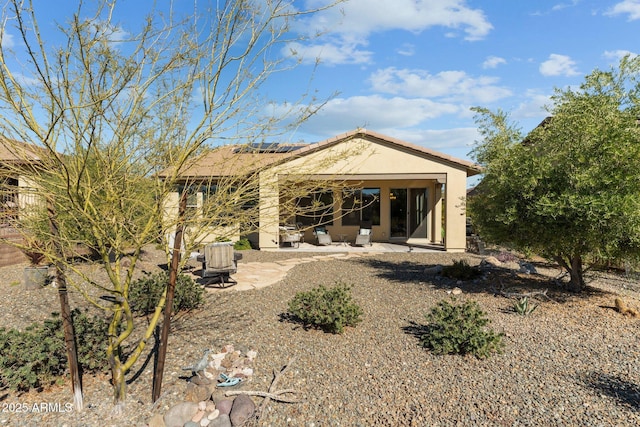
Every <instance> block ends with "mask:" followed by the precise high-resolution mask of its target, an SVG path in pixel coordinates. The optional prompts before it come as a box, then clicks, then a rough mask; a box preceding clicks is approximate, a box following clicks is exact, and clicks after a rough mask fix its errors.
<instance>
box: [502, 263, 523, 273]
mask: <svg viewBox="0 0 640 427" xmlns="http://www.w3.org/2000/svg"><path fill="white" fill-rule="evenodd" d="M502 267H503V268H507V269H509V270H516V271H517V270H520V264H518V263H517V262H515V261H508V262H505V263H503V264H502Z"/></svg>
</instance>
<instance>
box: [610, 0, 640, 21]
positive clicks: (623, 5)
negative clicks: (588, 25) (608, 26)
mask: <svg viewBox="0 0 640 427" xmlns="http://www.w3.org/2000/svg"><path fill="white" fill-rule="evenodd" d="M625 14H628V15H629V17H628V19H629V21H635V20H636V19H640V0H624V1H621V2H618V3H616V4H615V5H614V6H613V7H612V8H611V9H609V10H608V11H606V12H605V15H609V16H617V15H625Z"/></svg>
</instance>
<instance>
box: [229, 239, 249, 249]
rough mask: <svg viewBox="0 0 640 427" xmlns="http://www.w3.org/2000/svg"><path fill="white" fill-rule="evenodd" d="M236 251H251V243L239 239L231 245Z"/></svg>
mask: <svg viewBox="0 0 640 427" xmlns="http://www.w3.org/2000/svg"><path fill="white" fill-rule="evenodd" d="M233 249H235V250H236V251H246V250H249V249H251V242H250V241H249V240H248V239H240V240H238V241H237V242H235V243H234V244H233Z"/></svg>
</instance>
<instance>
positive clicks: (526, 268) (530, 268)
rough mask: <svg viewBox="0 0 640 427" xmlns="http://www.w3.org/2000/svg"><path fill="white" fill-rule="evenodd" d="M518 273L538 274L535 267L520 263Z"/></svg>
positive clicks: (527, 263) (528, 263)
mask: <svg viewBox="0 0 640 427" xmlns="http://www.w3.org/2000/svg"><path fill="white" fill-rule="evenodd" d="M520 273H524V274H538V270H536V267H535V266H534V265H533V264H531V263H530V262H524V261H523V262H521V263H520Z"/></svg>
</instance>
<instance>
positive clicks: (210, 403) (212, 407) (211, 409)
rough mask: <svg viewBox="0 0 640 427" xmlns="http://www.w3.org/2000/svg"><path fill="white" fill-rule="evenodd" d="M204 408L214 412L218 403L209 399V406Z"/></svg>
mask: <svg viewBox="0 0 640 427" xmlns="http://www.w3.org/2000/svg"><path fill="white" fill-rule="evenodd" d="M204 410H205V411H207V412H213V411H215V410H216V404H215V403H213V402H212V401H210V400H209V401H207V406H206V407H205V408H204Z"/></svg>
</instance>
